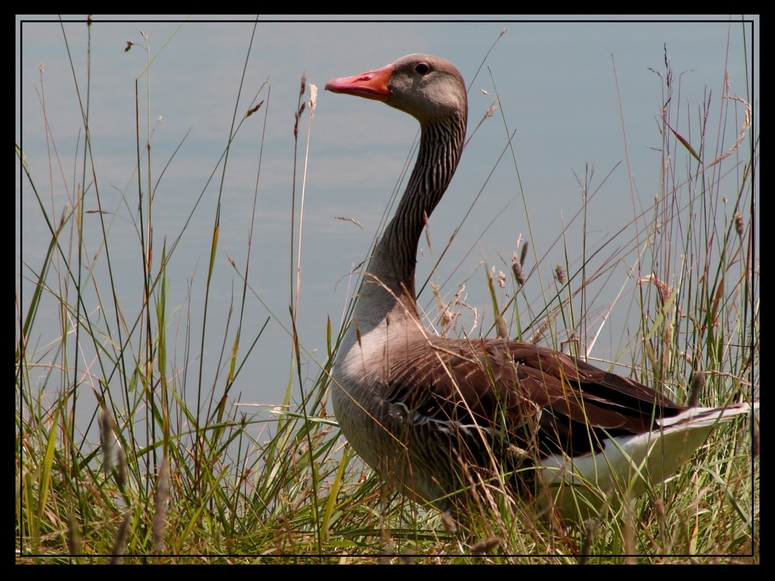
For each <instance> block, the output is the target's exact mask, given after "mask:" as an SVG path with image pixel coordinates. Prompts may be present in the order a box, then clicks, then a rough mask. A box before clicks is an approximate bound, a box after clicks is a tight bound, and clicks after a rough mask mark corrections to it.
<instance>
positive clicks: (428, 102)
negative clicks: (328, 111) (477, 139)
mask: <svg viewBox="0 0 775 581" xmlns="http://www.w3.org/2000/svg"><path fill="white" fill-rule="evenodd" d="M326 90H327V91H332V92H334V93H345V94H348V95H356V96H358V97H363V98H365V99H373V100H375V101H382V102H383V103H386V104H388V105H390V106H391V107H395V108H396V109H399V110H401V111H404V112H405V113H408V114H409V115H412V116H413V117H415V118H416V119H417V120H418V121H419V122H420V124H421V125H426V124H429V123H434V122H441V121H443V120H444V119H449V118H456V117H462V118H463V119H466V118H467V117H468V99H467V97H466V88H465V82H464V81H463V77H462V75H461V74H460V72H459V71H458V70H457V69H456V68H455V66H454V65H453V64H452V63H450V62H449V61H446V60H444V59H442V58H439V57H434V56H430V55H426V54H410V55H407V56H405V57H403V58H400V59H398V60H397V61H396V62H394V63H393V64H390V65H387V66H386V67H382V68H380V69H375V70H373V71H368V72H365V73H361V74H360V75H354V76H352V77H341V78H338V79H331V80H330V81H328V83H326Z"/></svg>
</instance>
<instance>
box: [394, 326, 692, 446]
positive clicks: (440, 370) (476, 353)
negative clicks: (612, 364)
mask: <svg viewBox="0 0 775 581" xmlns="http://www.w3.org/2000/svg"><path fill="white" fill-rule="evenodd" d="M387 387H388V389H387V392H386V396H387V397H386V399H387V401H388V402H389V403H390V404H391V405H394V406H400V407H401V408H402V409H403V410H404V411H408V412H409V413H410V414H411V418H412V422H414V423H415V424H417V425H423V426H426V425H429V424H430V425H434V426H437V427H438V428H440V429H444V430H447V431H449V430H451V429H453V428H454V429H455V431H456V432H457V435H458V437H461V438H463V439H465V440H467V442H466V443H467V445H468V447H469V449H471V450H474V449H480V448H481V445H480V443H481V441H482V438H483V434H487V435H489V437H491V438H492V437H494V436H496V435H497V437H498V439H499V440H501V441H504V440H505V442H504V443H507V444H508V445H512V446H517V447H518V448H522V449H526V450H527V451H528V452H532V453H536V452H537V453H538V454H539V455H540V456H547V455H550V454H554V453H557V452H563V453H565V454H567V455H568V456H571V457H574V456H580V455H583V454H586V453H588V452H597V451H600V450H602V449H603V447H604V444H603V439H604V438H608V437H615V436H619V435H628V434H640V433H645V432H648V431H651V430H654V429H656V428H658V427H659V424H658V423H657V420H660V419H661V418H663V417H672V416H674V415H676V414H678V413H679V412H680V411H682V410H683V409H684V408H682V407H681V406H678V405H677V404H675V403H674V402H672V401H671V400H670V399H668V398H667V397H665V396H663V395H661V394H659V393H658V392H656V391H654V390H653V389H651V388H649V387H647V386H645V385H642V384H640V383H638V382H636V381H633V380H631V379H627V378H625V377H621V376H618V375H615V374H612V373H608V372H605V371H602V370H600V369H598V368H596V367H594V366H592V365H589V364H588V363H585V362H583V361H580V360H578V359H576V358H573V357H570V356H568V355H565V354H563V353H560V352H557V351H552V350H550V349H547V348H544V347H538V346H536V345H533V344H529V343H521V342H507V341H503V340H499V339H489V340H476V341H468V340H444V339H433V340H431V341H428V342H426V343H425V344H423V345H421V346H417V347H416V348H414V349H410V350H408V353H407V355H406V356H405V357H402V358H399V360H397V364H396V365H395V366H393V367H392V368H391V369H390V375H389V381H388V386H387ZM474 440H475V441H474Z"/></svg>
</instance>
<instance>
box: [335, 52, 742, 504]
mask: <svg viewBox="0 0 775 581" xmlns="http://www.w3.org/2000/svg"><path fill="white" fill-rule="evenodd" d="M326 90H328V91H332V92H334V93H344V94H348V95H355V96H358V97H363V98H366V99H371V100H375V101H381V102H383V103H386V104H387V105H390V106H391V107H394V108H396V109H399V110H400V111H403V112H405V113H408V114H409V115H412V116H413V117H415V118H416V119H417V121H419V123H420V129H421V137H420V146H419V151H418V153H417V161H416V163H415V166H414V169H413V170H412V173H411V176H410V178H409V182H408V185H407V187H406V191H405V193H404V194H403V197H402V198H401V200H400V202H399V204H398V208H397V210H396V212H395V215H394V216H393V218H392V220H391V221H390V223H389V224H388V225H387V227H386V228H385V231H384V233H383V235H382V237H381V239H380V240H379V242H378V243H377V244H376V246H375V248H374V249H373V253H372V255H371V258H370V261H369V262H368V265H367V267H366V269H365V273H364V276H363V280H362V284H361V287H360V290H359V293H358V295H357V298H356V303H355V309H354V313H353V316H352V318H351V321H350V323H349V326H348V327H347V329H346V331H345V334H344V336H343V338H342V340H341V343H340V345H339V348H338V351H337V354H336V358H335V363H334V367H333V372H332V379H333V381H332V394H331V398H332V402H333V408H334V413H335V415H336V418H337V422H338V423H339V426H340V429H341V431H342V433H343V435H344V436H345V438H346V439H347V441H348V442H349V443H350V445H351V446H352V448H353V449H354V450H355V452H356V453H357V454H358V455H359V456H360V457H361V459H363V461H365V463H366V464H368V465H369V466H370V467H372V468H373V469H374V470H376V471H377V473H378V474H379V475H380V477H381V478H382V479H383V480H384V481H387V482H389V483H390V484H391V485H392V486H393V487H394V488H395V489H397V490H398V491H399V492H401V493H403V494H404V495H406V496H407V497H409V498H411V499H412V500H414V501H417V502H419V503H427V504H429V505H432V506H435V507H436V508H438V509H440V510H442V511H454V512H455V514H457V513H458V510H457V509H459V508H460V507H464V506H465V498H466V495H467V491H468V490H470V489H471V487H472V486H473V485H475V484H477V483H481V482H493V483H495V484H500V485H502V486H506V487H508V490H513V491H514V492H515V493H516V494H517V495H520V496H522V497H524V498H526V499H531V498H538V499H539V501H540V502H538V503H536V504H535V506H543V507H546V506H547V505H548V506H549V507H550V508H551V507H554V508H556V509H557V510H558V511H559V514H560V515H561V516H563V517H564V518H566V519H571V518H574V517H575V516H576V515H578V514H582V515H584V514H589V511H593V510H597V509H599V508H600V507H601V506H602V505H603V504H604V503H607V502H609V501H610V498H608V497H609V496H610V495H611V493H612V491H614V490H619V491H620V492H624V493H626V494H627V495H629V496H630V497H634V496H637V495H638V494H641V493H643V492H644V491H646V490H647V489H648V488H649V487H651V486H653V485H654V484H658V483H660V482H662V481H663V480H665V479H666V478H668V477H669V476H670V475H671V474H673V473H674V472H675V471H677V470H678V468H679V467H680V466H681V465H682V464H683V463H684V462H685V461H686V460H688V459H689V458H691V456H692V454H693V452H694V451H695V450H696V449H697V448H698V447H700V446H701V445H702V444H703V443H704V441H705V439H706V438H707V436H708V435H709V433H710V432H711V430H712V429H713V428H714V426H716V425H717V424H718V423H719V422H724V421H728V420H731V419H733V418H734V417H736V416H740V415H745V414H749V413H750V412H751V406H750V405H749V404H747V403H737V404H731V405H729V406H727V407H724V408H696V407H695V408H686V407H683V406H680V405H678V404H677V403H675V402H674V401H672V400H671V399H669V398H668V397H666V396H665V395H663V394H662V393H660V392H659V391H656V390H654V389H652V388H650V387H647V386H646V385H643V384H641V383H639V382H637V381H634V380H632V379H628V378H627V377H623V376H619V375H615V374H613V373H609V372H606V371H602V370H600V369H598V368H597V367H594V366H592V365H590V364H588V363H586V362H585V361H582V360H580V359H577V358H574V357H572V356H569V355H566V354H564V353H561V352H558V351H554V350H551V349H548V348H546V347H542V346H538V345H534V344H532V343H523V342H519V341H511V340H504V339H501V338H489V339H488V338H478V339H467V338H463V339H448V338H442V337H439V336H437V335H435V334H433V333H431V332H430V331H429V330H427V329H426V328H425V327H424V325H423V324H422V321H421V319H420V316H419V314H418V310H417V306H416V296H415V265H416V255H417V248H418V243H419V239H420V236H421V233H422V231H423V228H424V226H425V223H426V220H427V219H428V217H429V216H430V215H431V213H432V212H433V210H434V208H435V207H436V205H437V204H438V203H439V201H440V200H441V198H442V196H443V195H444V192H445V190H446V189H447V186H448V185H449V183H450V180H451V179H452V176H453V174H454V173H455V169H456V168H457V166H458V162H459V161H460V156H461V152H462V150H463V143H464V138H465V134H466V123H467V118H468V100H467V96H466V89H465V83H464V81H463V77H462V76H461V74H460V72H459V71H458V70H457V69H456V68H455V67H454V66H453V65H452V64H451V63H449V62H448V61H446V60H444V59H442V58H438V57H434V56H429V55H423V54H411V55H408V56H405V57H403V58H401V59H399V60H397V61H395V62H394V63H393V64H390V65H388V66H386V67H383V68H379V69H375V70H372V71H369V72H366V73H362V74H359V75H355V76H351V77H342V78H336V79H332V80H330V81H329V82H328V83H327V84H326ZM539 485H540V487H539ZM503 489H504V488H501V490H503ZM540 491H544V492H545V493H548V494H540Z"/></svg>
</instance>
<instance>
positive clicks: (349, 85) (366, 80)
mask: <svg viewBox="0 0 775 581" xmlns="http://www.w3.org/2000/svg"><path fill="white" fill-rule="evenodd" d="M392 75H393V65H388V66H386V67H382V68H381V69H375V70H373V71H369V72H367V73H361V74H360V75H355V76H352V77H341V78H338V79H331V80H330V81H328V82H327V83H326V91H331V92H333V93H345V94H347V95H357V96H358V97H363V98H365V99H374V100H375V101H386V100H387V98H388V95H390V88H389V84H390V77H391V76H392Z"/></svg>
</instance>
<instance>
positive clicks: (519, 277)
mask: <svg viewBox="0 0 775 581" xmlns="http://www.w3.org/2000/svg"><path fill="white" fill-rule="evenodd" d="M511 272H513V273H514V279H515V280H516V281H517V283H518V284H519V286H524V285H525V276H524V275H523V274H522V267H521V266H520V265H519V263H518V262H512V263H511Z"/></svg>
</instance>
